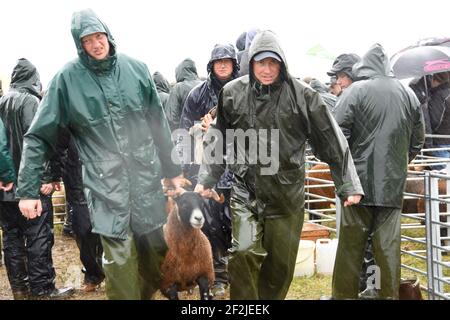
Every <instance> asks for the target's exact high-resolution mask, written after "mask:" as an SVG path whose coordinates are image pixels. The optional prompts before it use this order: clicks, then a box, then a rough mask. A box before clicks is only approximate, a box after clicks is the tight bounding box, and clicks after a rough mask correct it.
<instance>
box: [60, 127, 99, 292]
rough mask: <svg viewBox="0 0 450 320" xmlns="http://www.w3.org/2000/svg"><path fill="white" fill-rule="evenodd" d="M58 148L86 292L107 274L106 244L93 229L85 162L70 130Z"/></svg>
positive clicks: (67, 203) (91, 289)
mask: <svg viewBox="0 0 450 320" xmlns="http://www.w3.org/2000/svg"><path fill="white" fill-rule="evenodd" d="M56 152H57V156H58V162H59V164H60V165H59V166H58V170H59V171H58V172H55V174H57V175H58V176H61V177H62V180H63V182H64V191H65V195H66V197H65V198H66V207H67V214H69V215H70V216H71V222H72V223H71V227H72V230H73V235H74V237H75V240H76V243H77V246H78V249H79V251H80V261H81V263H82V264H83V272H84V288H83V289H84V291H85V292H90V291H95V290H96V288H97V287H98V286H99V285H100V284H101V282H102V281H103V279H104V278H105V274H104V272H103V268H102V254H103V247H102V244H101V241H100V236H99V235H98V234H95V233H92V225H91V220H90V217H89V208H88V205H87V201H86V198H85V196H84V193H83V179H82V169H81V167H82V165H81V161H80V158H79V156H78V152H77V149H76V146H75V144H74V141H73V139H72V138H71V137H70V134H69V133H68V132H65V133H64V134H61V135H60V137H59V139H58V145H57V148H56ZM54 171H56V170H54ZM58 187H59V185H58Z"/></svg>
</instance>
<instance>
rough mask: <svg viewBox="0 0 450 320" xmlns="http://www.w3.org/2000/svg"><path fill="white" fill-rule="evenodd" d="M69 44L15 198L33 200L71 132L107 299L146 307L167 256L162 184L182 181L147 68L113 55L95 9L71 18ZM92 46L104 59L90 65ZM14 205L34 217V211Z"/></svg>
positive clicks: (33, 131) (27, 147) (29, 140)
mask: <svg viewBox="0 0 450 320" xmlns="http://www.w3.org/2000/svg"><path fill="white" fill-rule="evenodd" d="M72 36H73V39H74V42H75V45H76V48H77V52H78V58H76V59H75V60H73V61H71V62H69V63H68V64H66V65H65V66H64V67H63V69H62V70H60V71H59V72H58V73H57V74H56V75H55V77H54V78H53V80H52V81H51V83H50V85H49V88H48V90H47V93H46V95H45V97H44V99H43V100H42V103H41V105H40V108H39V111H38V112H37V114H36V117H35V119H34V120H33V123H32V125H31V127H30V129H29V130H28V133H27V134H26V135H25V140H24V151H23V161H22V163H21V168H20V172H19V189H18V195H19V197H20V198H22V199H37V195H38V191H39V184H38V183H37V181H39V177H40V176H41V169H40V167H41V166H42V163H43V160H44V159H45V158H46V155H47V152H48V151H49V150H48V149H49V147H50V146H54V145H55V144H56V141H57V138H58V136H59V134H60V132H61V130H68V131H69V132H70V134H71V136H72V138H73V141H74V144H75V146H76V149H77V151H78V154H79V157H80V160H81V162H82V174H83V186H84V193H85V196H86V201H87V203H88V207H89V210H90V216H91V222H92V232H94V233H98V234H100V236H101V240H102V245H103V249H104V256H103V258H104V260H103V265H104V271H105V275H106V291H107V295H108V297H109V298H110V299H148V298H150V297H151V296H152V294H153V293H154V292H155V291H156V289H157V288H158V285H159V281H160V269H159V265H160V263H161V262H162V259H163V257H164V255H165V252H166V250H167V247H166V244H165V241H164V238H163V232H162V226H163V225H164V224H165V222H166V220H167V214H166V212H165V197H164V194H163V192H162V187H161V178H162V177H167V178H169V179H170V181H172V182H176V179H171V178H174V177H177V176H178V175H179V174H180V173H181V170H180V168H179V166H176V165H174V164H173V162H172V160H171V151H172V148H173V143H172V141H171V137H170V130H169V126H168V123H167V119H166V117H165V114H164V111H163V109H162V106H161V102H160V99H159V97H158V93H157V91H156V87H155V84H154V82H153V79H152V77H151V75H150V73H149V70H148V69H147V66H146V65H145V64H144V63H142V62H140V61H138V60H135V59H133V58H130V57H128V56H126V55H124V54H119V53H117V50H116V43H115V41H114V38H113V36H112V34H111V32H110V31H109V29H108V27H107V26H106V25H105V24H104V23H103V22H102V21H101V20H100V19H99V18H98V17H97V16H96V15H95V13H94V12H93V11H92V10H90V9H88V10H84V11H80V12H76V13H74V14H73V16H72ZM89 41H92V42H89ZM91 45H92V46H93V47H94V48H97V49H99V50H98V51H96V52H103V50H106V48H108V47H109V51H108V52H107V53H106V56H105V57H104V58H100V59H99V58H94V55H91V53H90V54H88V50H89V52H90V51H91V50H92V49H93V47H91ZM94 54H95V52H94ZM21 201H23V203H24V206H25V207H24V209H23V212H24V214H27V215H30V216H31V218H32V217H33V216H32V213H33V212H34V210H33V208H32V206H35V205H37V203H36V202H34V201H35V200H28V201H24V200H21ZM30 202H31V203H30Z"/></svg>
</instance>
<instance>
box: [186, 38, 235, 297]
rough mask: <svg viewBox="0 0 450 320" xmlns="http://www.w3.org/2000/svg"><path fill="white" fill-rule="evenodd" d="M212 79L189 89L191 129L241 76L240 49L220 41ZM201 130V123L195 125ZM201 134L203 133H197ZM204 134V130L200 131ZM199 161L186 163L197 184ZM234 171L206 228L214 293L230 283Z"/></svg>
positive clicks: (226, 174) (221, 186)
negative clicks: (231, 202)
mask: <svg viewBox="0 0 450 320" xmlns="http://www.w3.org/2000/svg"><path fill="white" fill-rule="evenodd" d="M207 71H208V79H207V80H205V81H204V82H203V83H201V84H200V85H198V86H196V87H195V88H194V89H192V91H191V92H190V93H189V95H188V97H187V99H186V103H185V104H184V107H183V113H182V115H181V121H180V128H181V129H185V130H189V129H191V128H193V126H194V123H195V122H196V121H200V120H201V119H202V118H203V117H205V116H208V113H209V112H210V111H211V109H212V108H213V107H215V106H217V99H218V96H219V92H220V90H222V88H223V86H224V85H225V84H226V83H228V82H229V81H231V80H233V79H236V78H237V77H238V71H239V66H238V63H237V59H236V52H235V50H234V48H233V46H232V45H223V44H217V45H215V47H214V49H213V50H212V52H211V59H210V60H209V62H208V65H207ZM193 129H194V130H201V128H200V127H197V128H193ZM197 134H199V133H197ZM200 134H201V132H200ZM199 167H200V166H199V165H198V164H191V165H187V166H184V168H183V171H184V175H185V177H186V178H188V179H190V180H191V181H192V183H193V185H195V184H196V183H197V174H198V170H199ZM232 178H233V175H232V173H231V172H229V170H226V171H225V172H224V174H223V175H222V177H221V178H220V180H219V182H218V183H217V185H216V189H217V191H218V193H221V194H224V196H225V203H223V204H218V203H216V202H215V201H214V200H205V201H207V202H208V205H207V208H208V209H209V210H207V212H206V213H205V214H206V215H207V217H206V224H205V226H204V227H203V231H204V232H205V234H206V235H207V237H208V239H209V240H210V242H211V246H212V250H213V259H214V272H215V283H214V286H213V288H212V293H213V294H214V295H221V294H224V293H225V288H226V287H227V286H228V272H227V261H226V256H227V250H228V249H229V247H230V245H231V217H230V210H229V200H230V199H229V195H230V188H231V180H232Z"/></svg>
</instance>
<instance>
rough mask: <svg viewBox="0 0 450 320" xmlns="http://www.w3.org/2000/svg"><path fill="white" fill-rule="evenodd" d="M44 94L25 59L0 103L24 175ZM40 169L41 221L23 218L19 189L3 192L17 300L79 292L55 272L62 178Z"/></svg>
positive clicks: (7, 255) (7, 257) (10, 269)
mask: <svg viewBox="0 0 450 320" xmlns="http://www.w3.org/2000/svg"><path fill="white" fill-rule="evenodd" d="M41 91H42V85H41V81H40V79H39V74H38V72H37V70H36V67H35V66H34V65H33V64H32V63H31V62H29V61H28V60H27V59H19V61H18V62H17V65H16V66H15V67H14V70H13V72H12V76H11V85H10V90H9V91H8V93H7V94H6V95H5V96H3V97H2V98H1V99H0V119H2V121H3V123H4V125H5V128H6V135H7V137H8V146H9V153H10V154H11V157H12V161H13V163H14V171H15V172H19V167H20V166H21V165H23V161H24V158H23V157H22V151H23V149H24V147H25V143H24V134H25V133H26V132H27V130H28V129H29V127H30V125H31V122H32V120H33V117H34V115H35V113H36V110H37V108H38V105H39V100H40V92H41ZM36 167H37V168H38V169H39V170H41V171H44V168H45V169H46V170H45V174H42V175H40V176H39V177H35V180H34V181H33V183H35V185H36V190H35V194H34V197H35V199H39V198H40V199H41V201H42V214H41V215H40V216H39V217H37V218H36V219H34V220H33V221H31V220H27V219H25V217H24V216H22V214H21V212H20V210H19V202H18V200H17V199H16V196H17V194H16V190H15V188H13V189H12V190H11V191H8V192H5V191H0V212H1V213H2V214H1V215H0V221H1V225H2V229H3V236H4V237H3V241H4V246H5V248H4V252H5V264H6V269H7V272H8V279H9V282H10V285H11V290H12V293H13V296H14V298H15V299H26V298H28V297H29V296H30V295H32V296H33V297H34V298H44V297H50V298H54V297H66V296H69V295H70V294H72V293H73V289H72V288H66V289H61V290H58V289H56V288H55V269H54V268H53V261H52V258H51V251H52V247H53V243H54V238H53V206H52V202H51V192H52V190H53V187H52V185H51V182H52V181H56V179H53V176H52V175H51V172H50V167H49V165H48V163H47V162H46V163H45V164H44V159H43V160H42V161H41V162H40V163H39V164H38V165H37V166H36ZM14 180H16V177H14ZM41 187H42V189H41ZM44 189H45V190H44ZM41 190H42V193H41V192H40V191H41Z"/></svg>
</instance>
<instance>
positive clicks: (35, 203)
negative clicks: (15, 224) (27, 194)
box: [19, 199, 42, 219]
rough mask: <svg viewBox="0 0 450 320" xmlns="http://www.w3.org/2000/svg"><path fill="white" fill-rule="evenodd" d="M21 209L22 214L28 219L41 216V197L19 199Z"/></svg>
mask: <svg viewBox="0 0 450 320" xmlns="http://www.w3.org/2000/svg"><path fill="white" fill-rule="evenodd" d="M19 209H20V212H22V215H23V216H24V217H25V218H27V219H34V218H36V217H40V216H41V213H42V204H41V200H39V199H23V200H20V201H19Z"/></svg>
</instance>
